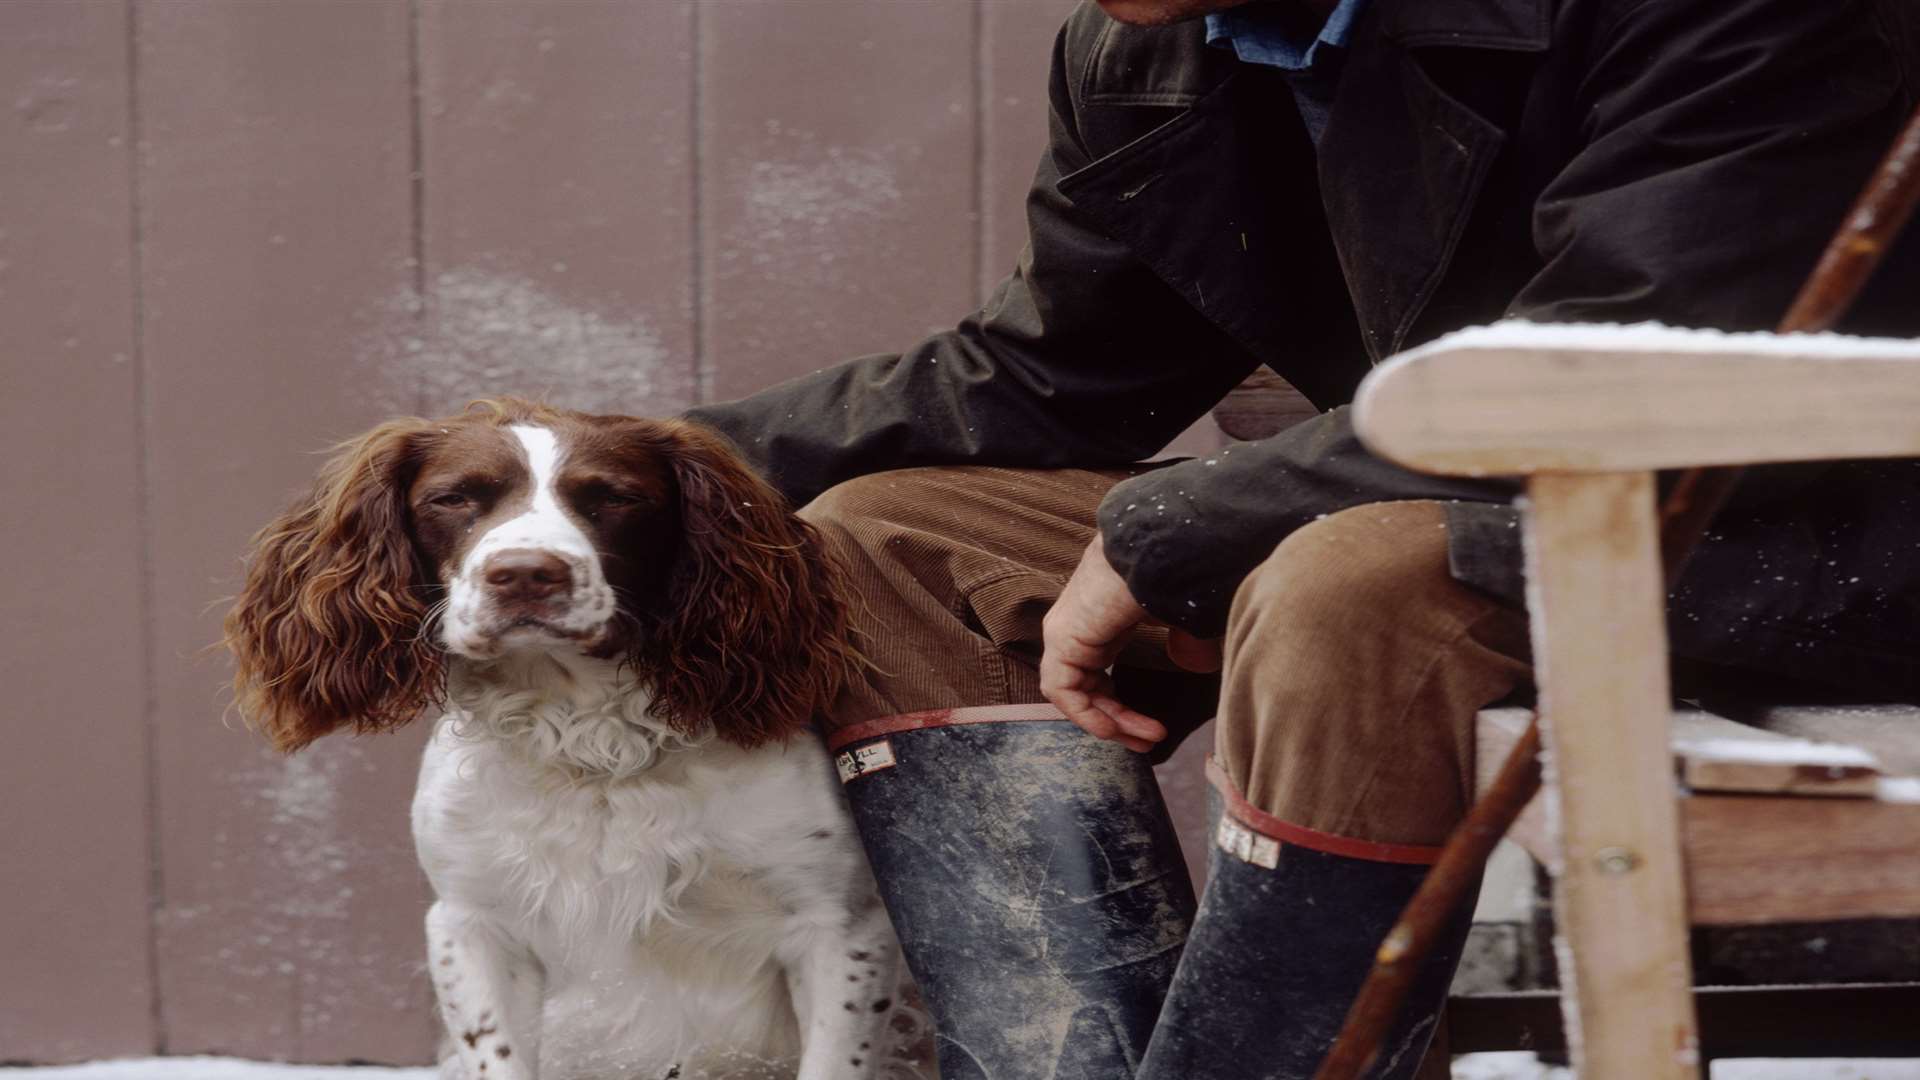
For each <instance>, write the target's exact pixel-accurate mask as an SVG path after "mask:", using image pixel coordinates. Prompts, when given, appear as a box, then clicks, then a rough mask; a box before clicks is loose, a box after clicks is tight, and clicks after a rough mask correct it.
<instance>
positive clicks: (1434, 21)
mask: <svg viewBox="0 0 1920 1080" xmlns="http://www.w3.org/2000/svg"><path fill="white" fill-rule="evenodd" d="M1908 3H1909V0H1851V2H1849V0H1819V2H1811V0H1371V3H1370V4H1369V5H1368V6H1367V8H1366V9H1365V10H1364V12H1363V14H1362V16H1361V18H1360V21H1359V23H1358V25H1357V26H1356V27H1355V32H1354V35H1353V40H1352V42H1351V47H1350V50H1349V53H1348V55H1347V57H1346V58H1345V67H1344V71H1343V74H1342V77H1341V81H1340V85H1339V89H1338V92H1337V94H1336V96H1335V99H1334V101H1333V105H1332V110H1331V114H1330V117H1329V120H1328V124H1327V127H1326V129H1325V131H1324V134H1323V136H1322V139H1321V141H1320V143H1319V145H1318V147H1317V148H1316V147H1315V146H1314V145H1313V143H1312V142H1311V141H1310V140H1309V138H1308V136H1307V134H1306V131H1305V129H1304V127H1303V125H1302V124H1301V121H1300V119H1299V116H1298V113H1297V111H1296V109H1295V107H1294V105H1293V100H1292V96H1291V93H1290V91H1289V89H1288V87H1287V85H1286V84H1285V82H1284V81H1283V79H1282V78H1281V77H1280V76H1279V75H1278V73H1276V72H1274V71H1271V70H1269V69H1265V68H1261V67H1259V66H1256V65H1249V64H1245V63H1242V62H1240V61H1238V60H1237V59H1235V58H1234V57H1233V56H1232V55H1231V54H1230V53H1228V52H1225V51H1222V50H1218V49H1213V48H1210V47H1208V46H1207V45H1205V43H1204V32H1203V29H1202V27H1201V25H1200V24H1199V23H1197V22H1193V23H1187V24H1182V25H1177V26H1173V27H1167V28H1158V29H1140V28H1133V27H1127V26H1123V25H1120V24H1116V23H1113V22H1111V21H1109V20H1107V19H1106V18H1105V17H1104V16H1103V15H1102V14H1101V13H1100V11H1099V10H1098V9H1097V8H1094V7H1093V6H1091V5H1083V6H1082V8H1081V9H1080V10H1079V11H1077V12H1076V13H1075V14H1074V15H1073V16H1072V18H1071V19H1070V20H1069V21H1068V23H1067V25H1066V26H1065V27H1064V28H1063V30H1062V31H1061V34H1060V37H1059V39H1058V41H1057V43H1056V46H1055V54H1054V63H1053V71H1052V76H1051V80H1050V99H1051V124H1050V142H1049V145H1048V148H1047V151H1046V153H1045V154H1044V155H1043V157H1042V160H1041V163H1040V167H1039V170H1038V173H1037V175H1036V176H1035V178H1034V183H1033V187H1032V190H1031V192H1030V194H1029V196H1028V222H1029V233H1030V243H1029V246H1028V249H1027V250H1026V251H1025V252H1024V253H1023V255H1022V257H1021V260H1020V263H1019V265H1018V267H1017V268H1016V269H1015V271H1014V273H1013V274H1012V275H1011V276H1009V277H1008V278H1007V279H1006V280H1005V281H1004V282H1002V284H1001V285H1000V287H999V288H998V290H997V291H996V292H995V293H994V295H993V297H992V298H991V299H990V300H989V301H988V303H987V304H986V306H985V307H984V308H983V309H982V310H981V311H980V312H978V313H977V314H975V315H974V316H972V317H970V318H968V319H967V320H965V321H964V322H962V323H961V324H960V325H959V326H958V327H957V328H956V329H955V330H953V331H950V332H946V333H942V334H937V335H934V336H933V337H930V338H928V339H926V340H924V341H922V342H920V343H918V344H917V345H915V346H913V347H912V348H910V349H908V350H907V351H905V352H903V353H899V354H890V355H881V356H871V357H865V358H862V359H859V360H855V361H851V362H849V363H846V364H843V365H840V366H838V367H833V368H829V369H826V370H823V371H821V372H818V373H815V374H814V375H810V376H806V377H803V378H800V379H797V380H794V381H791V382H788V383H785V384H783V385H781V386H777V387H774V388H772V389H770V390H767V391H765V392H762V393H760V394H757V395H755V396H753V397H750V398H747V399H745V400H743V401H738V402H733V403H728V404H724V405H715V406H707V407H703V408H700V409H696V410H694V411H693V413H692V414H691V415H692V416H693V417H694V418H695V419H698V420H701V421H704V422H706V423H708V424H710V425H713V426H715V427H717V428H719V429H720V430H722V431H724V432H726V433H727V434H728V435H729V436H731V437H732V438H733V440H734V441H735V442H736V443H737V444H738V445H739V446H740V447H741V448H742V450H743V451H744V452H746V453H747V454H748V455H749V457H750V458H751V459H752V460H753V461H754V462H755V463H756V464H757V465H758V466H759V467H760V468H761V469H762V470H763V471H765V472H766V473H767V475H768V476H769V477H771V478H772V479H773V480H774V482H775V483H776V484H777V485H778V486H779V487H781V488H782V489H783V490H784V491H785V492H786V494H787V495H788V496H789V497H790V498H792V499H794V500H795V501H796V502H804V501H805V500H807V499H809V498H811V497H812V496H813V495H815V494H817V493H819V492H820V491H822V490H824V489H825V488H827V487H829V486H831V485H832V484H834V483H837V482H839V481H841V480H845V479H848V478H850V477H853V476H856V475H860V474H863V473H869V472H875V471H879V470H883V469H891V468H904V467H909V466H916V465H929V464H951V463H993V464H1003V465H1021V466H1073V465H1078V466H1088V465H1108V464H1118V463H1123V462H1131V461H1136V460H1139V459H1141V458H1142V457H1144V456H1146V455H1148V454H1151V453H1153V452H1154V451H1156V450H1157V449H1158V448H1159V447H1161V446H1162V445H1164V444H1165V443H1166V442H1167V441H1168V440H1169V439H1170V438H1171V437H1172V436H1173V435H1174V434H1176V433H1178V432H1179V431H1180V430H1182V429H1183V428H1184V427H1185V426H1186V425H1188V424H1189V423H1191V422H1192V421H1193V420H1195V419H1196V418H1198V417H1199V416H1201V415H1202V414H1204V413H1205V412H1206V410H1208V409H1209V408H1211V407H1212V406H1213V405H1214V404H1215V403H1216V402H1217V401H1218V400H1219V399H1220V398H1221V397H1222V396H1223V395H1224V394H1225V393H1226V392H1227V391H1228V390H1229V389H1231V388H1232V387H1233V386H1235V385H1236V384H1238V383H1239V382H1240V381H1241V379H1243V378H1244V377H1245V376H1246V375H1247V374H1248V373H1249V372H1250V371H1252V370H1253V369H1254V368H1255V367H1257V366H1258V365H1261V364H1265V365H1267V366H1269V367H1271V368H1272V369H1274V370H1275V371H1277V372H1279V373H1280V374H1281V375H1283V376H1285V377H1286V378H1287V379H1288V380H1289V381H1290V382H1292V383H1293V384H1294V385H1295V386H1297V387H1298V388H1300V389H1301V390H1302V391H1303V392H1304V393H1306V394H1307V395H1308V396H1309V397H1310V398H1311V399H1312V400H1313V401H1314V403H1315V404H1317V405H1319V406H1320V407H1321V408H1323V409H1326V410H1329V411H1328V412H1326V413H1325V414H1323V415H1322V416H1320V417H1319V418H1317V419H1315V420H1312V421H1309V422H1307V423H1305V424H1302V425H1299V426H1298V427H1295V428H1293V429H1290V430H1288V431H1286V432H1283V433H1282V434H1280V435H1278V436H1275V437H1273V438H1270V439H1266V440H1262V441H1259V442H1255V443H1245V444H1238V445H1235V446H1234V447H1231V448H1230V449H1229V450H1227V451H1225V452H1223V453H1221V454H1218V455H1215V456H1213V457H1212V458H1208V459H1202V460H1195V461H1191V462H1187V463H1183V464H1179V465H1174V466H1171V467H1167V468H1163V469H1159V470H1155V471H1153V472H1150V473H1147V474H1146V475H1143V476H1141V477H1139V478H1136V479H1134V480H1131V481H1128V482H1126V483H1124V484H1122V485H1120V486H1119V487H1118V488H1116V489H1115V491H1114V492H1113V494H1112V495H1111V496H1110V497H1109V498H1108V499H1107V501H1106V503H1105V504H1104V505H1103V506H1102V508H1101V514H1100V518H1101V527H1102V531H1103V534H1104V535H1105V537H1106V539H1107V549H1108V554H1109V557H1110V558H1111V559H1112V561H1113V563H1114V565H1115V566H1116V568H1118V569H1119V570H1120V572H1121V573H1122V574H1123V575H1124V576H1125V577H1126V578H1127V580H1128V583H1129V585H1130V586H1131V587H1132V588H1133V590H1134V593H1135V595H1136V597H1138V598H1139V599H1140V601H1141V602H1142V603H1143V604H1144V605H1145V606H1146V607H1147V608H1148V610H1149V611H1151V612H1152V613H1154V614H1155V615H1157V616H1159V617H1161V618H1163V619H1166V620H1168V621H1170V622H1173V623H1176V624H1178V625H1181V626H1184V627H1187V628H1188V629H1191V630H1193V631H1196V632H1198V633H1201V634H1217V633H1218V632H1219V631H1220V630H1221V628H1222V626H1223V625H1224V622H1225V617H1226V609H1227V606H1228V603H1229V601H1230V599H1231V596H1232V593H1233V590H1234V588H1235V587H1236V586H1237V585H1238V583H1239V582H1240V580H1241V579H1242V578H1244V576H1245V575H1246V573H1247V572H1248V571H1249V570H1250V569H1251V568H1252V567H1253V566H1254V565H1256V564H1257V563H1258V562H1259V561H1260V560H1262V559H1264V558H1265V557H1266V555H1267V554H1268V553H1270V552H1271V551H1272V549H1273V547H1274V546H1275V544H1277V543H1278V542H1279V540H1280V539H1282V538H1283V537H1284V536H1285V535H1286V534H1287V533H1289V532H1291V531H1292V530H1293V529H1296V528H1298V527H1299V526H1301V525H1302V524H1304V523H1306V522H1308V521H1311V520H1313V519H1314V518H1315V517H1317V516H1319V515H1322V514H1325V513H1329V512H1332V511H1335V510H1339V509H1344V508H1347V507H1350V506H1353V505H1359V504H1364V503H1368V502H1375V501H1382V500H1388V499H1405V498H1440V499H1452V500H1459V502H1457V503H1456V505H1455V506H1454V507H1453V508H1452V509H1451V511H1450V520H1451V525H1452V532H1451V534H1450V540H1451V543H1450V547H1451V551H1452V555H1453V559H1454V567H1455V572H1456V574H1457V575H1458V576H1460V577H1462V578H1463V579H1465V580H1468V581H1470V582H1473V583H1475V584H1477V585H1480V586H1482V587H1485V588H1489V589H1492V590H1494V591H1496V592H1502V593H1507V594H1511V593H1512V592H1513V590H1514V588H1515V582H1516V581H1517V567H1518V554H1517V546H1516V544H1515V539H1514V538H1515V536H1516V530H1514V529H1513V528H1511V524H1512V511H1511V509H1510V507H1509V506H1508V505H1507V504H1508V502H1509V499H1510V495H1511V488H1509V487H1503V486H1501V485H1497V484H1481V483H1467V482H1459V481H1451V480H1443V479H1439V478H1433V477H1425V476H1420V475H1416V474H1413V473H1411V472H1408V471H1406V470H1402V469H1399V468H1397V467H1395V466H1391V465H1389V464H1387V463H1385V462H1382V461H1380V460H1379V459H1377V458H1374V457H1372V456H1371V455H1369V454H1368V453H1367V452H1366V451H1365V450H1364V449H1363V448H1361V447H1360V446H1359V445H1358V443H1357V442H1356V441H1355V439H1354V438H1353V435H1352V432H1351V428H1350V426H1349V423H1348V418H1347V414H1346V410H1345V409H1344V408H1342V406H1343V405H1344V404H1345V403H1346V402H1347V401H1348V400H1349V399H1350V398H1351V395H1352V393H1353V390H1354V387H1355V385H1356V384H1357V383H1358V381H1359V380H1360V378H1361V377H1362V376H1363V375H1364V374H1365V373H1366V371H1367V369H1368V367H1369V366H1370V365H1371V363H1372V362H1374V361H1377V360H1379V359H1380V358H1382V357H1385V356H1387V355H1390V354H1392V353H1393V352H1396V351H1398V350H1400V349H1402V348H1405V347H1409V346H1412V345H1415V344H1419V343H1421V342H1423V341H1426V340H1429V339H1431V338H1433V337H1434V336H1436V335H1438V334H1440V333H1443V332H1445V331H1447V330H1451V329H1455V328H1458V327H1461V326H1466V325H1471V324H1475V323H1483V322H1491V321H1494V320H1496V319H1499V318H1502V317H1509V316H1515V317H1523V318H1528V319H1533V320H1537V321H1617V322H1633V321H1640V320H1647V319H1654V320H1659V321H1662V322H1666V323H1670V324H1675V325H1686V326H1713V327H1720V328H1725V329H1764V328H1767V327H1770V326H1771V325H1772V324H1773V323H1774V322H1775V321H1776V320H1777V318H1778V317H1779V315H1780V313H1781V312H1782V311H1784V309H1785V307H1786V305H1787V303H1788V301H1789V300H1790V299H1791V297H1792V295H1793V292H1794V290H1795V289H1796V287H1797V286H1798V284H1799V282H1800V281H1801V280H1802V279H1803V278H1804V277H1805V275H1806V273H1807V272H1808V270H1809V269H1810V267H1811V266H1812V264H1813V262H1814V259H1815V257H1816V256H1817V254H1818V252H1819V250H1820V248H1821V246H1822V244H1823V243H1824V242H1825V239H1826V237H1827V236H1828V235H1829V234H1830V233H1831V231H1832V230H1833V228H1834V226H1835V224H1836V223H1837V222H1838V221H1839V219H1840V216H1841V214H1842V213H1843V211H1844V209H1845V207H1846V205H1847V203H1848V202H1849V201H1850V200H1851V198H1852V197H1853V196H1854V194H1855V193H1856V192H1857V191H1858V189H1859V187H1860V184H1861V182H1862V181H1863V179H1864V178H1865V176H1866V175H1867V174H1868V173H1869V171H1870V170H1871V169H1872V167H1873V165H1874V163H1875V162H1876V161H1877V160H1878V158H1879V157H1880V155H1881V154H1882V153H1884V151H1885V150H1886V148H1887V146H1888V145H1889V143H1890V142H1891V140H1892V138H1893V136H1894V134H1895V133H1896V132H1897V130H1898V129H1899V126H1900V124H1901V123H1902V122H1903V120H1904V119H1905V116H1906V114H1907V112H1908V110H1909V108H1910V107H1911V105H1912V103H1913V100H1914V86H1915V81H1914V69H1915V68H1916V66H1920V64H1917V63H1916V58H1917V57H1920V49H1916V35H1915V33H1914V31H1913V27H1912V25H1911V22H1912V20H1911V18H1910V17H1909V16H1908V15H1906V14H1904V13H1905V11H1906V9H1907V7H1908ZM1916 248H1920V244H1916V243H1908V244H1905V245H1902V251H1901V253H1900V254H1899V255H1898V256H1896V258H1895V260H1894V261H1893V265H1891V266H1889V267H1888V268H1887V269H1886V270H1885V271H1883V272H1882V274H1881V275H1880V277H1879V279H1878V280H1877V281H1876V283H1875V285H1874V287H1873V289H1871V290H1870V293H1869V295H1868V296H1867V297H1866V298H1865V299H1864V300H1863V301H1862V303H1861V304H1860V305H1859V306H1858V307H1857V309H1856V315H1855V317H1854V318H1853V319H1852V320H1851V322H1850V323H1849V324H1848V325H1846V326H1845V327H1843V328H1844V329H1850V330H1854V331H1856V332H1869V333H1891V334H1899V335H1902V336H1911V335H1914V334H1917V333H1920V258H1915V257H1913V255H1914V249H1916ZM1736 389H1737V388H1734V387H1729V392H1730V393H1731V392H1734V391H1735V390H1736ZM1917 473H1920V470H1916V468H1915V467H1914V466H1913V464H1912V463H1909V462H1904V461H1903V462H1882V463H1848V464H1841V465H1835V466H1823V467H1819V468H1817V469H1808V468H1794V467H1789V468H1783V469H1776V470H1768V471H1764V472H1760V473H1758V474H1756V475H1755V476H1754V477H1753V478H1752V479H1751V480H1750V482H1749V483H1748V485H1747V486H1746V489H1745V490H1743V492H1742V493H1741V501H1740V503H1739V504H1738V505H1736V507H1735V508H1734V509H1732V510H1730V511H1729V512H1728V513H1727V515H1725V516H1724V517H1723V519H1722V521H1721V522H1720V524H1719V526H1718V527H1717V528H1716V530H1715V532H1714V534H1713V536H1712V537H1711V539H1710V541H1709V542H1708V543H1707V544H1706V545H1705V546H1704V547H1703V548H1702V550H1701V552H1700V554H1699V555H1698V556H1697V557H1696V559H1695V561H1694V563H1693V564H1692V565H1691V568H1690V571H1689V575H1688V578H1687V580H1686V581H1685V582H1683V586H1682V588H1681V590H1680V591H1679V592H1678V593H1677V594H1676V596H1675V618H1674V620H1673V636H1674V643H1675V647H1676V649H1677V650H1679V651H1682V652H1685V653H1689V654H1691V655H1694V656H1697V657H1700V658H1703V659H1707V660H1711V661H1715V662H1719V663H1730V664H1735V665H1739V666H1765V667H1768V668H1770V669H1772V670H1776V671H1784V672H1786V673H1789V674H1793V675H1797V676H1800V677H1806V678H1814V679H1820V680H1823V681H1832V682H1838V683H1841V684H1843V685H1847V686H1850V687H1853V688H1856V689H1858V690H1860V691H1861V692H1862V693H1866V694H1880V695H1894V696H1908V697H1911V696H1915V695H1916V694H1920V666H1917V665H1916V664H1915V661H1914V658H1913V657H1912V655H1911V654H1912V653H1913V648H1912V646H1913V644H1914V642H1915V637H1916V633H1917V632H1920V589H1916V588H1915V585H1916V579H1920V528H1916V526H1917V525H1920V480H1917V479H1916V475H1917ZM1129 507H1133V508H1135V509H1133V510H1131V511H1130V510H1129V509H1128V508H1129ZM1140 508H1151V509H1152V510H1153V511H1154V512H1152V513H1150V514H1149V513H1144V512H1143V511H1142V509H1140ZM1161 508H1164V512H1161Z"/></svg>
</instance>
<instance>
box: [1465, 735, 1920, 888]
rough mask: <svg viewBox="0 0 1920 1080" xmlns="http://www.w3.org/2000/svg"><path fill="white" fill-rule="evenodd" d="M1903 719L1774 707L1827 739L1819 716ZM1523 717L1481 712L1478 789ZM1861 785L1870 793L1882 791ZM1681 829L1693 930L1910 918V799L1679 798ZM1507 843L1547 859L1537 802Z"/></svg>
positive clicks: (1914, 820)
mask: <svg viewBox="0 0 1920 1080" xmlns="http://www.w3.org/2000/svg"><path fill="white" fill-rule="evenodd" d="M1911 711H1912V710H1911V707H1909V706H1888V707H1885V708H1884V709H1882V708H1875V709H1864V710H1863V709H1846V710H1830V709H1796V710H1779V712H1781V713H1783V714H1785V713H1790V714H1793V715H1797V716H1799V717H1801V718H1803V722H1805V718H1808V717H1812V718H1813V719H1812V720H1811V721H1810V726H1812V727H1814V728H1815V729H1816V730H1824V731H1827V732H1829V733H1830V732H1831V730H1832V729H1831V728H1823V727H1822V725H1821V723H1820V720H1819V719H1818V718H1819V716H1820V715H1821V714H1829V713H1831V714H1842V713H1851V714H1853V715H1854V716H1856V717H1858V716H1860V715H1861V714H1865V715H1867V716H1873V715H1876V714H1877V715H1881V716H1886V715H1898V714H1899V713H1902V712H1911ZM1530 716H1531V713H1530V712H1529V711H1528V710H1526V709H1489V710H1486V711H1484V712H1482V713H1481V714H1480V720H1479V725H1478V729H1477V730H1478V747H1477V749H1476V751H1475V757H1476V761H1477V764H1476V769H1477V772H1478V774H1479V784H1480V786H1481V787H1484V786H1485V785H1486V784H1487V782H1488V781H1489V780H1490V778H1491V776H1492V774H1493V773H1494V772H1496V771H1497V770H1498V769H1499V765H1500V762H1502V761H1504V760H1506V755H1507V753H1508V751H1509V750H1511V749H1512V747H1513V744H1514V742H1515V741H1517V740H1518V739H1519V737H1520V733H1521V732H1522V731H1524V730H1525V729H1526V725H1527V722H1528V719H1529V717H1530ZM1701 716H1702V714H1699V713H1693V714H1691V716H1689V715H1688V714H1687V713H1680V714H1676V715H1675V718H1674V723H1675V725H1676V726H1677V727H1681V728H1685V727H1693V728H1695V730H1707V729H1709V728H1710V727H1717V725H1705V724H1702V723H1701ZM1713 719H1718V718H1713ZM1720 723H1723V724H1724V723H1731V722H1730V721H1724V720H1722V721H1720ZM1748 730H1751V729H1748ZM1804 730H1805V729H1803V731H1804ZM1870 782H1873V783H1876V788H1875V790H1876V791H1879V790H1883V789H1885V786H1886V785H1885V784H1883V783H1880V782H1878V781H1870ZM1899 782H1900V781H1899V780H1896V781H1894V783H1895V784H1898V783H1899ZM1900 790H1903V789H1901V788H1898V787H1895V788H1894V789H1893V792H1894V793H1898V792H1899V791H1900ZM1912 797H1913V796H1909V800H1910V799H1911V798H1912ZM1680 822H1681V837H1682V841H1683V845H1684V850H1685V856H1684V861H1685V865H1686V881H1687V890H1686V891H1687V911H1688V917H1689V919H1690V920H1691V921H1692V922H1694V923H1697V924H1702V925H1706V924H1719V925H1741V924H1755V923H1770V922H1802V921H1819V920H1829V919H1856V918H1900V917H1910V916H1920V802H1914V801H1895V800H1893V799H1882V800H1877V801H1876V800H1873V799H1864V798H1854V799H1809V798H1800V797H1779V796H1765V797H1760V796H1739V795H1725V794H1702V795H1694V796H1691V797H1687V798H1683V799H1682V800H1681V802H1680ZM1508 838H1509V839H1511V840H1513V841H1514V842H1516V843H1518V844H1519V845H1520V846H1522V847H1523V848H1525V849H1526V850H1527V853H1528V854H1530V855H1532V856H1533V857H1534V858H1536V859H1538V860H1540V861H1541V862H1546V863H1551V862H1552V861H1553V857H1552V848H1551V842H1550V838H1549V836H1548V834H1547V828H1546V808H1545V804H1544V802H1543V800H1541V799H1539V798H1536V799H1535V800H1534V801H1533V803H1532V804H1531V805H1529V806H1528V807H1527V809H1526V812H1524V813H1523V814H1521V815H1520V819H1519V820H1518V821H1517V822H1515V823H1514V827H1513V829H1512V831H1510V832H1509V833H1508Z"/></svg>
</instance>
